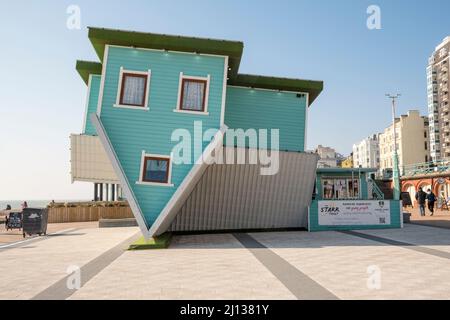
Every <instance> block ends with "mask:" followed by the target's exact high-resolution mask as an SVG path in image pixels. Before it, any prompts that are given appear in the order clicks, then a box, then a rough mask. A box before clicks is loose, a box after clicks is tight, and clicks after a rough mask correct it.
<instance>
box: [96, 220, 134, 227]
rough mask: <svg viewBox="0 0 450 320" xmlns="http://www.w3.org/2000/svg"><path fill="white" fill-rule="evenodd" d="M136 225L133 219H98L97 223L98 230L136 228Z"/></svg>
mask: <svg viewBox="0 0 450 320" xmlns="http://www.w3.org/2000/svg"><path fill="white" fill-rule="evenodd" d="M137 226H138V224H137V222H136V219H135V218H127V219H100V220H99V221H98V227H99V228H125V227H137Z"/></svg>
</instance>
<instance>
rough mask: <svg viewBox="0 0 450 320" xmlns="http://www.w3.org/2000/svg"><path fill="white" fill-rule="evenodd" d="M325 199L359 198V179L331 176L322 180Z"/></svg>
mask: <svg viewBox="0 0 450 320" xmlns="http://www.w3.org/2000/svg"><path fill="white" fill-rule="evenodd" d="M322 195H323V199H328V200H339V199H340V200H344V199H358V198H359V180H358V179H348V178H330V179H323V180H322Z"/></svg>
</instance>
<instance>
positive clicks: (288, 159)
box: [71, 28, 323, 237]
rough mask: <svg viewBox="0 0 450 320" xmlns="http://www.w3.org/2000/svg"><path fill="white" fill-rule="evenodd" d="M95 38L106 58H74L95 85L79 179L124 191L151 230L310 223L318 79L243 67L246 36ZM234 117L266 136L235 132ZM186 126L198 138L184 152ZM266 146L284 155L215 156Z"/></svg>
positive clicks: (78, 145) (77, 152) (101, 34)
mask: <svg viewBox="0 0 450 320" xmlns="http://www.w3.org/2000/svg"><path fill="white" fill-rule="evenodd" d="M89 39H90V41H91V43H92V45H93V48H94V50H95V52H96V53H97V55H98V57H99V62H88V61H78V62H77V70H78V72H79V74H80V75H81V77H82V79H83V80H84V81H85V82H86V84H87V86H88V90H87V91H88V93H87V99H86V100H87V103H86V112H85V115H84V125H83V128H82V133H81V134H74V135H72V136H71V156H72V161H71V170H72V180H73V181H89V182H93V183H94V184H95V197H96V198H98V197H99V195H101V194H102V193H103V195H104V194H105V193H108V194H109V198H110V199H116V198H118V197H120V198H124V199H126V200H127V201H128V203H129V205H130V207H131V209H132V211H133V214H134V216H135V217H136V220H137V222H138V224H139V226H140V228H141V230H142V232H143V234H144V235H145V236H146V237H151V236H157V235H160V234H162V233H164V232H167V231H209V230H236V229H262V228H300V227H304V228H306V227H307V223H308V221H307V220H308V207H309V206H310V204H311V196H312V193H313V189H314V183H315V174H316V172H315V169H316V166H317V155H315V154H310V153H305V146H306V128H307V119H308V109H309V107H310V106H311V104H312V103H313V102H314V100H315V99H316V98H317V97H318V95H319V94H320V92H321V91H322V88H323V83H322V82H321V81H310V80H302V79H287V78H279V77H267V76H258V75H245V74H240V73H239V66H240V62H241V57H242V53H243V47H244V45H243V43H242V42H239V41H227V40H214V39H201V38H193V37H182V36H171V35H160V34H152V33H142V32H130V31H122V30H110V29H100V28H89ZM277 58H279V57H274V59H277ZM234 129H241V130H242V131H243V132H250V131H249V130H256V132H258V133H259V134H261V132H264V130H265V132H266V133H268V135H269V137H268V139H267V140H268V142H264V141H262V140H261V139H260V140H258V142H257V143H256V144H255V143H250V142H249V141H250V140H249V139H248V140H247V139H244V140H239V139H236V140H231V139H228V136H230V135H231V134H230V132H231V131H232V130H234ZM205 136H207V137H208V138H207V139H205ZM274 136H278V140H277V139H272V138H273V137H274ZM181 137H183V138H186V137H188V138H191V140H190V142H189V145H190V146H191V150H190V151H189V152H184V153H183V154H182V155H181V156H180V152H179V149H177V148H178V147H177V146H179V144H180V141H181V140H180V138H181ZM247 138H248V136H247ZM230 140H231V143H230ZM184 142H185V143H186V141H184ZM262 150H265V151H266V153H268V154H269V153H270V154H272V152H273V155H277V159H278V162H279V163H278V164H277V168H276V169H277V170H276V173H275V174H271V175H263V174H261V168H264V167H265V166H267V163H266V162H264V160H263V159H260V158H258V159H256V160H255V162H251V161H249V162H244V163H237V164H228V163H217V162H214V161H208V160H211V159H213V158H214V155H217V154H219V153H220V154H222V155H223V154H225V155H229V154H233V157H235V155H234V151H240V152H241V154H243V155H244V156H245V158H246V159H247V158H248V159H250V158H252V156H253V155H254V151H262ZM183 151H185V150H183ZM180 157H181V158H182V159H183V161H180ZM234 159H235V160H236V158H234ZM199 160H203V161H199ZM105 186H108V187H107V188H105ZM103 198H104V196H103Z"/></svg>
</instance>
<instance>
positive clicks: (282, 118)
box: [225, 86, 307, 151]
mask: <svg viewBox="0 0 450 320" xmlns="http://www.w3.org/2000/svg"><path fill="white" fill-rule="evenodd" d="M306 103H307V101H306V96H305V97H303V98H298V97H297V94H296V93H286V92H277V91H268V90H258V89H251V88H240V87H231V86H229V87H228V88H227V97H226V104H225V105H226V108H225V124H226V125H227V126H228V127H230V128H234V129H237V128H241V129H244V130H246V129H249V128H254V129H280V150H284V151H305V126H306V123H305V122H306V119H305V109H306ZM268 135H269V139H268V140H269V141H268V142H269V143H270V131H269V132H268ZM235 145H236V143H235ZM245 146H248V142H247V143H246V145H245ZM252 147H256V146H252ZM269 148H270V145H269Z"/></svg>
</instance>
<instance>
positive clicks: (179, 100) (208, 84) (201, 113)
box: [173, 72, 211, 116]
mask: <svg viewBox="0 0 450 320" xmlns="http://www.w3.org/2000/svg"><path fill="white" fill-rule="evenodd" d="M183 80H201V81H206V88H205V110H203V111H195V110H182V109H181V104H180V102H181V91H182V86H183ZM210 84H211V75H209V74H208V75H207V76H206V77H195V76H187V75H185V74H184V73H183V72H180V79H179V83H178V97H177V106H176V108H175V110H173V112H179V113H187V114H197V115H204V116H207V115H209V112H208V105H209V87H210Z"/></svg>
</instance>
